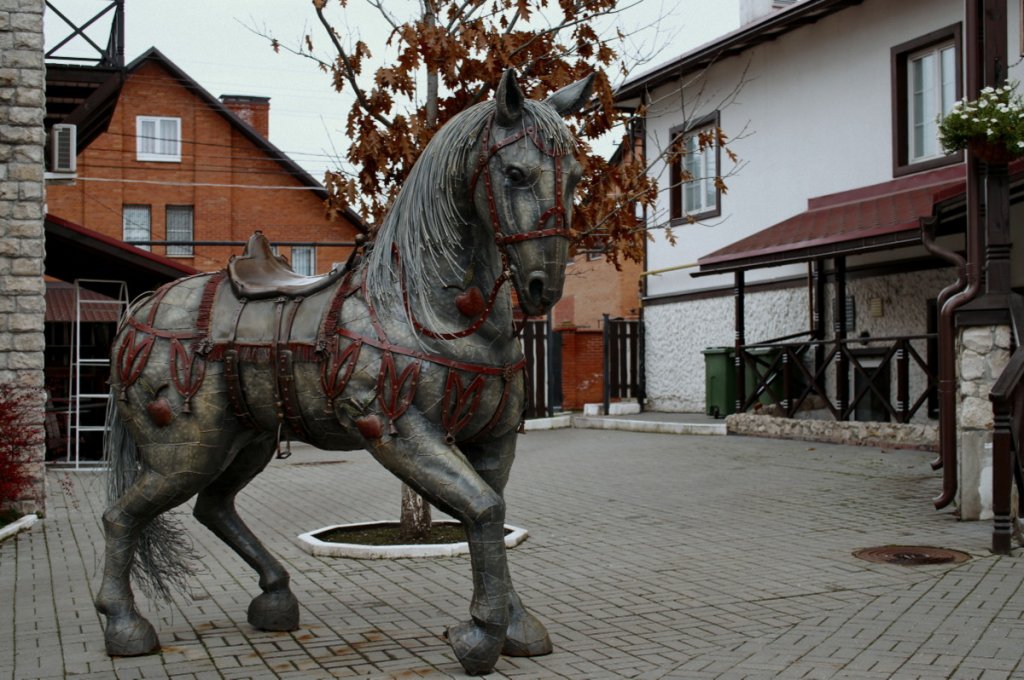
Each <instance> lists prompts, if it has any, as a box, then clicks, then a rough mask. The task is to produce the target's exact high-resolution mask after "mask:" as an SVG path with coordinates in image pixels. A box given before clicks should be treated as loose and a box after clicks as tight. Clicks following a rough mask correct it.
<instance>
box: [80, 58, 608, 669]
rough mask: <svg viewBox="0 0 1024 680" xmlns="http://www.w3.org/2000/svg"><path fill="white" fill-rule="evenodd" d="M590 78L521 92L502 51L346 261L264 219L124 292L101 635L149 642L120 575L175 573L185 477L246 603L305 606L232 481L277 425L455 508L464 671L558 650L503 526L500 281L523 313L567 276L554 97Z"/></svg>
mask: <svg viewBox="0 0 1024 680" xmlns="http://www.w3.org/2000/svg"><path fill="white" fill-rule="evenodd" d="M591 81H592V77H591V78H587V79H586V80H583V81H580V82H578V83H575V84H573V85H570V86H568V87H566V88H564V89H562V90H560V91H558V92H556V93H554V94H553V95H551V96H550V97H549V98H548V99H547V100H546V101H544V102H536V101H528V100H526V99H525V98H524V97H523V94H522V92H521V90H520V88H519V86H518V84H517V83H516V80H515V75H514V73H513V72H511V71H509V72H506V73H505V75H504V76H503V77H502V80H501V83H500V85H499V87H498V90H497V96H496V101H494V102H485V103H481V104H478V105H476V106H474V107H472V108H470V109H468V110H466V111H465V112H463V113H461V114H460V115H458V116H456V117H455V118H454V119H453V120H452V121H451V122H450V123H448V124H447V125H446V126H444V127H443V128H442V129H441V130H440V131H439V132H438V133H437V135H436V136H435V137H434V139H433V141H432V142H431V143H430V145H429V146H428V147H427V149H426V150H425V151H424V152H423V155H422V157H421V158H420V160H419V162H418V163H417V164H416V166H415V167H414V168H413V170H412V172H411V173H410V175H409V178H408V180H407V183H406V185H405V187H404V188H403V190H402V192H401V194H400V195H399V197H398V198H397V200H396V201H395V204H394V207H393V209H392V211H391V213H390V214H389V216H388V218H387V219H386V221H385V222H384V223H383V225H382V226H381V229H380V231H379V233H378V235H377V238H376V240H375V242H374V243H373V244H371V246H370V247H369V248H368V249H367V251H366V252H365V253H364V254H363V255H362V257H361V258H358V259H357V260H351V261H350V263H349V266H347V267H345V268H341V269H336V270H335V271H332V272H331V273H330V274H327V275H325V276H323V277H318V278H307V277H300V276H297V275H296V274H294V273H293V272H292V271H291V270H290V269H288V267H287V266H286V265H285V264H284V263H283V261H282V260H280V258H278V257H277V256H275V255H274V254H273V253H272V252H271V251H270V249H269V247H268V245H267V242H266V240H265V239H264V238H263V237H262V236H261V235H259V233H257V234H256V235H254V236H253V238H252V239H250V242H249V244H248V246H247V249H246V253H245V255H244V256H242V257H240V258H232V261H231V262H230V263H229V265H228V267H227V270H226V271H222V272H218V273H214V274H201V275H198V276H194V277H191V278H188V279H183V280H180V281H176V282H174V283H171V284H168V285H166V286H164V287H162V288H160V289H159V290H157V291H156V292H155V293H154V294H152V295H151V296H149V297H147V298H145V299H143V300H141V301H140V302H138V303H136V304H134V305H133V306H132V308H131V309H130V310H129V312H128V313H127V314H126V317H125V319H123V320H122V323H121V328H120V329H119V332H118V334H117V337H116V338H115V341H114V346H113V367H114V368H113V376H112V378H111V384H112V397H113V399H112V401H111V403H112V404H114V405H115V407H114V408H111V409H110V412H109V414H108V421H109V423H110V427H111V431H110V433H109V434H108V441H107V454H108V456H110V458H111V460H112V471H113V472H112V474H113V475H114V478H115V480H118V481H117V483H116V484H115V485H114V487H115V488H116V489H117V490H116V491H115V492H114V493H113V494H112V496H113V497H112V505H111V506H110V508H109V509H108V510H107V511H106V512H105V513H104V515H103V526H104V530H105V536H106V563H105V567H104V573H103V580H102V585H101V587H100V589H99V592H98V594H97V596H96V607H97V609H98V610H99V611H100V612H101V613H102V614H104V615H106V619H107V621H106V630H105V639H106V648H107V652H108V654H111V655H138V654H147V653H151V652H154V651H156V650H158V649H159V641H158V640H157V635H156V632H155V630H154V629H153V626H152V625H151V624H150V623H149V622H148V621H147V620H146V619H145V618H143V617H142V616H141V615H140V614H139V612H138V610H137V609H136V606H135V601H134V596H133V593H132V589H131V584H130V577H131V576H132V575H133V574H134V575H135V576H137V577H139V578H143V579H144V580H145V581H148V582H150V583H155V584H156V586H157V587H158V588H159V587H161V586H164V585H165V584H166V583H167V579H170V578H173V577H174V574H173V573H170V572H166V571H160V568H161V567H164V568H165V567H166V566H167V563H168V562H170V563H172V564H173V560H172V559H171V557H173V556H169V555H167V554H166V553H168V552H169V551H170V550H171V548H172V547H173V545H174V543H173V541H170V540H167V539H166V538H157V539H154V538H153V535H152V531H153V530H154V529H155V528H157V527H160V526H166V523H165V522H163V523H162V522H161V520H163V519H165V518H161V517H159V515H161V513H163V512H165V511H166V510H169V509H171V508H173V507H175V506H178V505H180V504H181V503H183V502H185V501H186V500H188V499H189V498H191V497H193V496H196V495H198V498H197V500H196V503H195V510H194V514H195V516H196V517H197V518H198V519H199V521H200V522H202V523H203V524H204V525H206V526H207V527H209V528H210V529H211V530H212V531H213V532H214V533H215V534H216V535H217V536H218V537H220V538H221V539H222V540H224V541H225V542H226V543H227V544H228V545H230V546H231V547H232V548H233V549H234V550H235V551H236V552H237V553H238V554H239V555H240V556H241V557H242V558H243V559H244V560H245V561H246V562H247V563H248V564H249V565H250V566H252V567H253V568H254V569H255V570H256V571H257V572H258V573H259V585H260V588H261V590H262V591H263V592H262V594H260V595H259V596H258V597H256V598H255V599H254V600H253V601H252V603H251V604H250V606H249V610H248V619H249V622H250V623H251V624H252V625H254V626H256V627H257V628H261V629H264V630H294V629H296V628H297V627H298V616H299V607H298V603H297V601H296V599H295V596H294V595H293V594H292V592H291V590H290V589H289V576H288V573H287V572H286V571H285V569H284V567H283V566H282V565H281V564H280V563H279V562H278V561H277V560H276V559H275V558H274V557H273V556H272V555H271V554H270V553H269V552H268V551H267V550H266V549H265V548H264V547H263V545H262V544H261V543H260V541H259V539H257V538H256V537H255V536H254V535H253V533H252V532H251V530H250V529H249V528H248V527H247V526H246V525H245V523H244V522H243V521H242V520H241V518H240V517H239V516H238V514H237V512H236V510H235V503H234V501H235V496H236V494H237V493H238V492H239V491H240V490H241V489H242V488H243V487H244V486H245V485H246V484H247V483H248V482H249V481H251V480H252V479H253V478H254V477H255V476H256V475H257V474H258V473H259V472H261V471H262V470H263V469H264V467H266V465H267V464H268V462H269V461H270V460H271V458H272V457H273V455H274V452H275V449H276V448H277V447H278V445H279V442H280V441H281V439H282V438H287V439H298V440H302V441H305V442H309V443H310V444H313V445H315V446H317V447H320V448H323V449H331V450H354V449H366V450H368V451H369V452H370V453H371V454H372V455H373V456H374V457H375V458H376V459H377V460H378V461H379V462H380V463H381V464H382V465H384V467H386V468H387V469H388V470H390V471H391V472H393V473H394V474H395V475H396V476H397V477H399V478H400V479H401V480H402V481H403V482H405V483H406V484H408V485H409V486H410V487H412V488H413V489H415V490H416V491H417V492H419V493H420V494H421V495H422V496H424V497H425V498H426V499H427V500H429V501H430V502H431V503H432V504H433V505H435V506H436V507H438V508H440V509H442V510H444V511H445V512H447V513H449V514H451V515H452V516H454V517H456V518H457V519H459V520H460V521H461V522H462V524H463V525H464V527H465V530H466V534H467V537H468V541H469V546H470V551H471V561H472V572H473V597H472V602H471V606H470V619H469V620H468V621H466V622H464V623H461V624H459V625H456V626H453V627H452V628H450V629H449V630H448V631H447V637H448V640H449V641H450V643H451V645H452V648H453V650H454V653H455V655H456V657H457V658H458V660H459V662H460V663H461V664H462V666H463V667H464V668H465V670H466V671H467V672H469V673H475V674H479V673H486V672H489V671H490V670H492V669H493V667H494V665H495V663H496V662H497V659H498V657H499V655H500V654H502V653H504V654H509V655H520V656H532V655H540V654H546V653H548V652H550V651H551V642H550V639H549V637H548V634H547V631H546V630H545V628H544V626H543V624H541V623H540V621H538V620H537V619H536V618H535V617H534V616H533V615H532V614H530V613H529V612H528V611H527V610H526V609H525V608H524V606H523V604H522V602H521V601H520V599H519V596H518V595H517V594H516V592H515V590H514V589H513V586H512V582H511V580H510V578H509V573H508V565H507V562H506V556H505V546H504V542H503V537H504V519H505V503H504V500H503V490H504V487H505V482H506V480H507V478H508V474H509V469H510V467H511V465H512V460H513V457H514V454H515V446H516V437H517V433H518V430H519V426H520V424H521V420H522V414H523V399H524V386H523V383H524V380H523V370H524V365H525V364H524V359H523V354H522V351H521V349H520V345H519V342H518V340H517V338H516V335H515V332H514V330H513V320H512V313H513V310H512V296H511V290H510V286H509V285H507V284H511V285H512V286H514V287H515V290H516V292H517V294H518V299H519V303H520V305H521V307H522V309H523V310H524V311H525V312H526V314H528V315H537V314H542V313H544V312H546V311H547V310H548V309H549V308H550V307H551V306H552V305H553V304H554V303H555V302H556V301H557V300H558V299H559V297H560V296H561V293H562V284H563V282H564V266H565V261H566V255H567V248H568V237H569V223H570V218H571V212H572V196H573V190H574V187H575V185H576V182H577V181H578V179H579V177H580V167H579V164H578V163H577V162H576V160H575V159H574V158H573V155H572V154H573V151H574V149H575V142H574V139H573V137H572V135H571V134H570V133H569V131H568V129H567V128H566V127H565V124H564V123H563V121H562V118H561V117H562V116H564V115H567V114H569V113H571V112H573V111H576V110H578V109H579V107H580V106H581V105H582V104H583V103H584V102H585V101H586V100H587V98H588V97H589V94H590V89H591ZM178 538H179V540H180V538H181V537H180V536H179V537H178ZM162 558H166V559H162ZM147 569H148V573H147V571H146V570H147ZM140 572H141V573H140ZM178 578H179V579H181V578H182V577H181V572H178Z"/></svg>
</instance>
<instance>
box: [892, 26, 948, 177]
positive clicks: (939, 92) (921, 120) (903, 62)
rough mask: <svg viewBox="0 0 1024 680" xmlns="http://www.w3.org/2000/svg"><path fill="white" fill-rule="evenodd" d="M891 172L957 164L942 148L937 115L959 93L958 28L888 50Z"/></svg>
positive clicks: (905, 171)
mask: <svg viewBox="0 0 1024 680" xmlns="http://www.w3.org/2000/svg"><path fill="white" fill-rule="evenodd" d="M892 55H893V60H892V62H893V63H892V69H893V95H892V96H893V140H894V150H893V157H894V162H893V166H894V175H901V174H907V173H909V172H917V171H918V170H926V169H930V168H933V167H936V166H939V165H946V164H948V163H953V162H959V161H960V160H961V155H960V154H950V155H948V156H947V155H946V153H945V152H944V151H943V150H942V145H941V144H940V143H939V132H938V131H939V118H940V117H941V116H943V115H945V114H946V113H948V112H949V110H950V108H952V106H953V103H954V102H955V101H956V100H957V99H959V98H960V96H961V89H962V86H961V68H960V63H961V50H960V27H959V26H951V27H949V28H946V29H943V30H941V31H936V32H935V33H930V34H928V35H927V36H924V37H922V38H919V39H917V40H912V41H910V42H908V43H904V44H902V45H899V46H897V47H894V48H893V50H892Z"/></svg>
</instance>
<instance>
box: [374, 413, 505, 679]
mask: <svg viewBox="0 0 1024 680" xmlns="http://www.w3.org/2000/svg"><path fill="white" fill-rule="evenodd" d="M395 424H396V427H397V429H398V435H397V436H387V435H385V436H384V437H382V438H380V439H376V440H374V441H371V442H370V443H369V451H370V452H371V453H372V454H373V456H374V457H375V458H376V459H377V460H378V461H379V462H380V463H381V464H382V465H384V467H386V468H387V469H388V470H390V471H391V472H392V473H394V474H395V475H396V476H397V477H398V478H399V479H401V480H402V481H403V482H405V483H406V484H407V485H409V486H410V487H411V488H413V489H414V490H415V491H416V492H417V493H419V494H420V495H422V496H423V497H424V498H426V499H427V500H428V501H430V502H431V503H432V504H434V505H435V506H436V507H438V508H439V509H441V510H443V511H444V512H447V513H448V514H450V515H452V516H453V517H455V518H457V519H458V520H460V521H461V522H462V525H463V526H464V527H465V529H466V536H467V540H468V542H469V550H470V559H471V562H472V569H473V598H472V602H471V605H470V617H471V618H470V620H469V621H466V622H465V623H461V624H458V625H456V626H453V627H452V628H450V629H448V631H447V637H448V641H449V642H450V643H451V646H452V649H453V651H454V652H455V656H456V657H457V658H458V660H459V663H461V664H462V667H463V668H464V669H465V670H466V672H467V673H469V674H471V675H476V674H484V673H488V672H490V671H491V670H493V669H494V664H495V663H497V660H498V657H499V656H500V654H501V649H502V646H503V645H504V643H505V632H506V629H507V628H508V622H509V609H508V564H507V562H506V558H505V536H504V533H505V529H504V527H505V502H504V501H503V500H502V498H501V494H499V493H498V492H497V491H495V490H494V489H492V488H491V487H490V485H488V484H487V483H486V482H485V481H484V480H483V478H481V477H480V475H479V474H477V472H476V470H474V469H473V466H472V465H471V464H470V463H469V461H468V460H466V457H465V456H464V455H463V454H462V452H461V451H459V450H458V449H457V448H455V447H454V446H452V445H449V444H447V443H446V442H445V439H444V433H443V432H442V431H441V430H440V428H438V427H437V425H435V424H433V423H431V422H429V421H428V420H427V419H426V418H424V417H423V416H422V415H421V414H420V413H419V412H418V411H416V410H415V408H410V409H409V410H408V411H407V412H406V413H405V414H404V415H403V416H402V417H401V418H400V419H398V421H397V422H396V423H395Z"/></svg>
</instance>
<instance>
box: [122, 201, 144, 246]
mask: <svg viewBox="0 0 1024 680" xmlns="http://www.w3.org/2000/svg"><path fill="white" fill-rule="evenodd" d="M121 215H122V218H121V219H122V222H123V225H124V242H125V243H133V242H136V241H149V240H151V239H150V233H151V232H150V211H149V206H148V205H126V206H124V208H123V209H122V211H121ZM137 247H139V248H142V249H143V250H149V246H148V245H140V246H137Z"/></svg>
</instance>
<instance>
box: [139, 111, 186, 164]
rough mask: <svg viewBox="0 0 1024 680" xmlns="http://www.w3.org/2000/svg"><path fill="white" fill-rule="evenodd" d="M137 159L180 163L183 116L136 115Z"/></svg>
mask: <svg viewBox="0 0 1024 680" xmlns="http://www.w3.org/2000/svg"><path fill="white" fill-rule="evenodd" d="M135 159H136V160H140V161H155V162H158V163H180V162H181V118H172V117H170V116H136V117H135Z"/></svg>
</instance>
